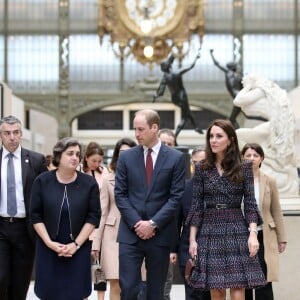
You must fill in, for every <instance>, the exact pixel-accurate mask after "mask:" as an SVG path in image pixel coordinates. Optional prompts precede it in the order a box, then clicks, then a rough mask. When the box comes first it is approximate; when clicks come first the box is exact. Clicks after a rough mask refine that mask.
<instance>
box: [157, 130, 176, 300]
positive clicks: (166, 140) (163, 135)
mask: <svg viewBox="0 0 300 300" xmlns="http://www.w3.org/2000/svg"><path fill="white" fill-rule="evenodd" d="M158 137H159V139H160V140H161V142H162V143H163V144H165V145H167V146H169V147H171V148H174V147H175V146H176V140H175V134H174V132H173V131H172V130H171V129H169V128H162V129H160V130H159V133H158ZM174 247H175V246H174ZM171 251H172V252H171V253H170V263H169V269H168V274H167V279H166V283H165V289H164V300H170V295H171V289H172V284H173V277H174V265H175V264H176V261H177V249H175V248H174V249H171Z"/></svg>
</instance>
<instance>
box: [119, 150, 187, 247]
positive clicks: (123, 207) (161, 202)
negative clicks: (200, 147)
mask: <svg viewBox="0 0 300 300" xmlns="http://www.w3.org/2000/svg"><path fill="white" fill-rule="evenodd" d="M184 184H185V157H184V155H183V153H181V152H179V151H178V150H176V149H172V148H170V147H168V146H166V145H164V144H162V145H161V148H160V151H159V153H158V156H157V160H156V163H155V167H154V170H153V175H152V179H151V182H150V185H149V186H148V185H147V182H146V172H145V162H144V151H143V147H142V146H136V147H134V148H131V149H129V150H126V151H124V152H123V153H122V154H121V155H120V157H119V159H118V164H117V170H116V184H115V199H116V204H117V206H118V208H119V210H120V213H121V222H120V227H119V234H118V241H119V242H121V243H127V244H133V243H136V242H137V241H138V240H139V238H138V236H137V235H136V234H135V231H134V225H135V224H136V223H137V222H138V221H139V220H149V219H152V220H153V221H154V222H156V224H157V225H158V228H159V229H158V231H157V233H156V235H155V236H154V237H153V238H152V239H151V240H153V241H154V242H155V243H156V244H157V245H161V246H168V247H171V246H172V243H173V239H172V236H173V235H174V234H176V231H177V228H176V227H177V224H176V215H177V212H178V208H179V204H180V201H181V198H182V195H183V192H184Z"/></svg>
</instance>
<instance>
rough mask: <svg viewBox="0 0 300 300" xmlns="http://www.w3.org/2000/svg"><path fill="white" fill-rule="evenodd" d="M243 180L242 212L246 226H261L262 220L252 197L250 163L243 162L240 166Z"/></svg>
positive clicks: (252, 181) (251, 170)
mask: <svg viewBox="0 0 300 300" xmlns="http://www.w3.org/2000/svg"><path fill="white" fill-rule="evenodd" d="M242 171H243V178H244V212H245V219H246V222H247V224H250V223H256V224H257V225H261V224H262V222H263V221H262V218H261V215H260V213H259V209H258V206H257V203H256V200H255V195H254V177H253V169H252V162H251V161H244V162H243V165H242Z"/></svg>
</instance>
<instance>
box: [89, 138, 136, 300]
mask: <svg viewBox="0 0 300 300" xmlns="http://www.w3.org/2000/svg"><path fill="white" fill-rule="evenodd" d="M134 146H136V143H135V142H134V141H133V140H131V139H129V138H122V139H120V140H118V141H117V143H116V145H115V148H114V152H113V156H112V160H111V162H110V164H109V173H107V174H105V175H104V177H103V183H102V189H101V193H100V202H101V212H102V215H101V220H100V225H99V230H95V233H94V235H93V243H92V254H93V256H94V257H98V256H99V252H100V253H101V260H100V265H101V266H102V268H103V270H104V273H105V275H106V279H107V280H109V285H110V295H109V299H110V300H119V299H120V292H121V290H120V286H119V259H118V258H119V245H118V243H117V233H118V228H119V224H120V218H121V215H120V212H119V210H118V208H117V206H116V203H115V195H114V187H115V176H116V174H115V172H116V165H117V161H118V158H119V155H120V154H121V153H122V152H123V151H125V150H127V149H130V148H132V147H134ZM98 299H99V297H98Z"/></svg>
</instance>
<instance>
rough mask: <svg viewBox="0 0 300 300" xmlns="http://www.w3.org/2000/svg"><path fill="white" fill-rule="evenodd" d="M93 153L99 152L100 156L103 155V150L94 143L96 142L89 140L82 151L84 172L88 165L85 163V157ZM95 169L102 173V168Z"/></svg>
mask: <svg viewBox="0 0 300 300" xmlns="http://www.w3.org/2000/svg"><path fill="white" fill-rule="evenodd" d="M94 154H99V155H100V156H104V151H103V149H102V147H101V146H100V145H99V144H98V143H96V142H90V143H89V144H88V145H87V146H86V149H85V152H84V156H83V161H82V169H83V171H84V172H86V171H87V170H88V165H87V161H86V157H90V156H92V155H94ZM96 171H98V172H99V173H102V169H100V167H99V168H97V169H96Z"/></svg>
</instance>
